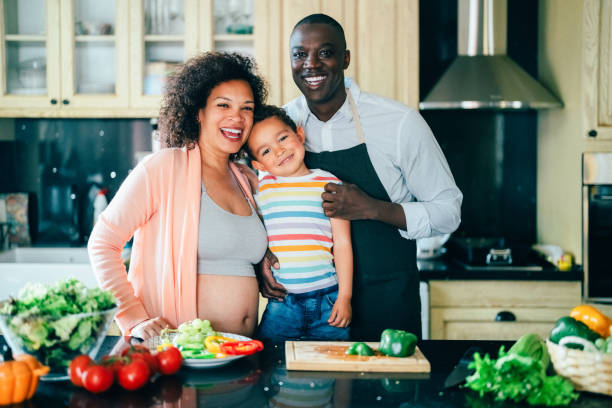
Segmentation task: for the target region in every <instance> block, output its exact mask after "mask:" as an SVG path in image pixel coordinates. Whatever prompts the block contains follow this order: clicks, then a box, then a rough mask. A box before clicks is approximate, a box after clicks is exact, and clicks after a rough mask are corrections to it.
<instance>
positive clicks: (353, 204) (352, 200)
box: [321, 183, 376, 220]
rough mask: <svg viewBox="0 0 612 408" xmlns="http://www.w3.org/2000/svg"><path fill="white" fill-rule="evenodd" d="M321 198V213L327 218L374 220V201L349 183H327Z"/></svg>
mask: <svg viewBox="0 0 612 408" xmlns="http://www.w3.org/2000/svg"><path fill="white" fill-rule="evenodd" d="M321 198H323V212H324V213H325V215H326V216H328V217H330V218H331V217H335V218H343V219H345V220H367V219H372V218H374V214H373V209H374V206H375V204H376V200H374V199H373V198H372V197H370V196H369V195H367V194H366V193H364V192H363V191H362V190H361V189H360V188H359V187H357V186H356V185H355V184H351V183H343V184H336V183H327V184H326V185H325V192H324V193H323V194H321Z"/></svg>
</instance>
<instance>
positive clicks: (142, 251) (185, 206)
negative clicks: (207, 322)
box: [88, 146, 254, 334]
mask: <svg viewBox="0 0 612 408" xmlns="http://www.w3.org/2000/svg"><path fill="white" fill-rule="evenodd" d="M230 169H231V170H232V172H233V173H234V175H235V176H236V179H237V180H238V181H239V183H240V185H241V187H242V189H243V190H244V191H245V192H246V194H247V195H248V198H249V200H250V201H251V203H252V204H253V205H254V203H253V197H252V196H251V190H250V188H249V184H248V180H247V179H246V177H245V176H244V175H243V174H242V173H240V171H239V170H238V169H237V167H236V166H235V165H234V164H233V163H230ZM201 186H202V177H201V161H200V149H199V148H198V147H197V146H196V147H195V148H194V149H192V150H187V149H185V148H182V149H179V148H171V149H163V150H161V151H159V152H157V153H155V154H152V155H150V156H148V157H147V158H145V159H144V160H143V161H142V162H141V163H139V164H138V165H137V166H136V167H135V168H134V169H133V170H132V172H131V173H130V174H129V175H128V177H127V178H126V179H125V181H124V182H123V184H121V187H120V188H119V191H117V194H116V195H115V197H114V198H113V200H112V201H111V202H110V204H109V205H108V207H107V208H106V210H104V212H102V214H101V215H100V217H99V220H98V222H97V223H96V225H95V227H94V229H93V231H92V233H91V237H90V238H89V243H88V251H89V258H90V260H91V264H92V267H93V270H94V273H95V274H96V279H97V281H98V284H99V285H100V287H101V288H102V289H108V290H111V291H112V293H113V294H114V295H115V297H116V298H117V299H118V301H119V311H118V313H117V316H116V321H117V324H118V325H119V328H120V329H121V331H122V333H124V334H128V333H129V332H130V330H131V329H132V328H133V327H134V326H136V325H137V324H138V323H140V322H142V321H144V320H146V319H149V318H152V317H156V316H161V317H163V318H164V319H166V320H167V321H168V322H169V323H170V324H172V325H173V326H174V327H177V326H178V325H179V324H181V323H182V322H185V321H188V320H192V319H195V318H196V317H197V304H196V301H197V300H196V290H197V270H196V269H197V266H196V265H197V245H198V227H199V225H198V223H199V217H200V197H201V192H202V190H201ZM132 235H133V236H134V244H133V247H132V255H131V260H130V273H129V274H128V273H126V270H125V267H124V265H123V262H122V260H121V251H122V249H123V247H124V245H125V243H126V242H127V241H128V240H129V239H130V238H131V237H132Z"/></svg>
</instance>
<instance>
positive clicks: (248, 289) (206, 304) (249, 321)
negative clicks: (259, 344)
mask: <svg viewBox="0 0 612 408" xmlns="http://www.w3.org/2000/svg"><path fill="white" fill-rule="evenodd" d="M197 301H198V317H199V318H200V319H208V320H210V323H211V324H212V327H213V329H215V330H216V331H223V332H229V333H236V334H241V335H243V336H249V337H251V336H252V335H253V332H254V331H255V327H256V325H257V307H258V305H259V289H258V286H257V279H256V278H255V277H245V276H223V275H204V274H198V298H197Z"/></svg>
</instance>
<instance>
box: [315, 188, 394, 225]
mask: <svg viewBox="0 0 612 408" xmlns="http://www.w3.org/2000/svg"><path fill="white" fill-rule="evenodd" d="M321 198H322V199H323V212H324V213H325V215H326V216H328V217H330V218H342V219H344V220H350V221H352V220H375V221H381V222H384V223H385V224H389V225H392V226H394V227H396V228H399V229H402V230H404V231H405V230H406V216H405V214H404V209H403V208H402V206H401V205H400V204H397V203H391V202H387V201H382V200H377V199H375V198H372V197H370V196H369V195H367V194H366V193H364V192H363V190H361V189H360V188H359V187H357V186H356V185H355V184H351V183H343V184H336V183H327V184H326V185H325V192H324V193H322V194H321Z"/></svg>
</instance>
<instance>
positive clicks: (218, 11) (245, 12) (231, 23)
mask: <svg viewBox="0 0 612 408" xmlns="http://www.w3.org/2000/svg"><path fill="white" fill-rule="evenodd" d="M253 2H254V0H213V26H214V29H213V31H214V35H213V44H212V46H211V48H210V49H214V50H215V51H231V52H239V53H242V54H247V55H250V56H252V57H254V56H255V50H254V44H253V7H254V4H253Z"/></svg>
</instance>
